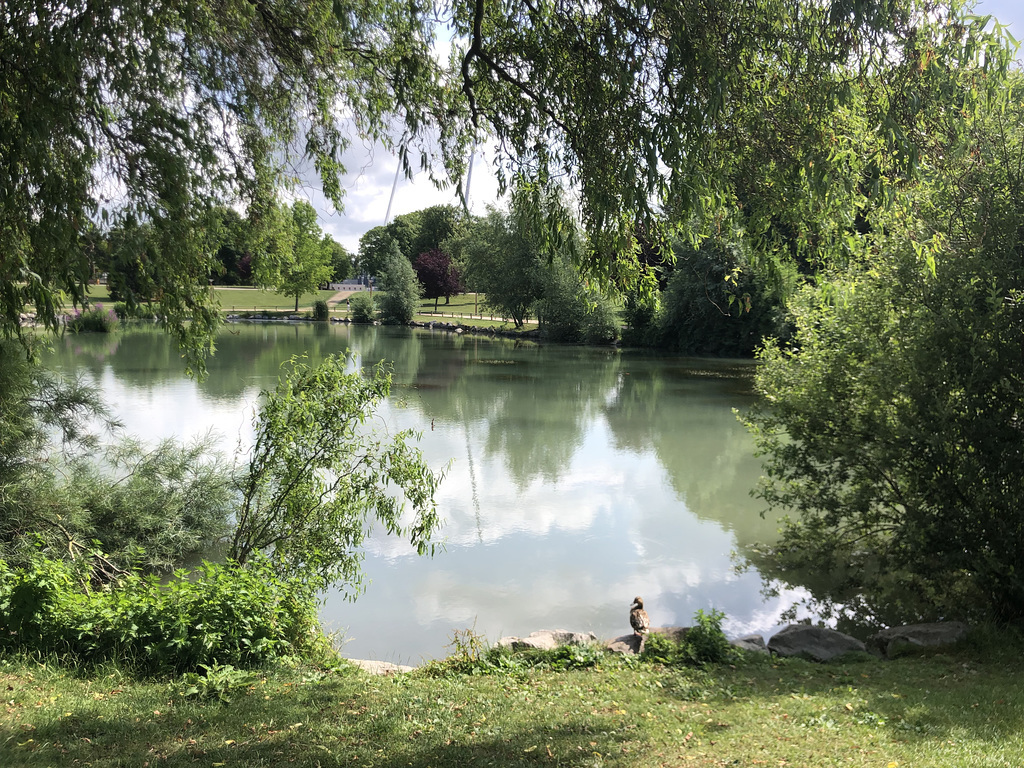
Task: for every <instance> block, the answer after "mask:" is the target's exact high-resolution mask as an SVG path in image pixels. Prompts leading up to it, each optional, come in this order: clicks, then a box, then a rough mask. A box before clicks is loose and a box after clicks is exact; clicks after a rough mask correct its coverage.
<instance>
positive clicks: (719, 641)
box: [640, 610, 735, 665]
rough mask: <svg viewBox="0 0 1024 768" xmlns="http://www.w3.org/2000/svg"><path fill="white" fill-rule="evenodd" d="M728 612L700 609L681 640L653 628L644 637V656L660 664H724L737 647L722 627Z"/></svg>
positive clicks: (645, 658)
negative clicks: (732, 644) (652, 630)
mask: <svg viewBox="0 0 1024 768" xmlns="http://www.w3.org/2000/svg"><path fill="white" fill-rule="evenodd" d="M724 618H725V614H724V613H722V612H721V611H717V610H712V611H711V612H710V613H705V612H704V611H703V610H698V611H697V613H695V614H694V616H693V620H694V626H692V627H690V628H689V629H687V631H686V634H685V635H684V636H683V638H682V639H681V640H680V641H678V642H677V641H676V640H674V639H673V638H672V637H670V636H668V635H664V634H660V633H657V632H652V633H651V634H649V635H648V636H647V637H646V639H645V640H644V650H643V652H642V653H641V654H640V658H641V659H643V660H644V661H652V662H656V663H659V664H667V665H678V664H696V665H705V664H724V663H725V662H727V661H729V659H731V658H733V656H734V655H735V651H734V649H733V647H732V646H731V645H730V644H729V640H728V638H726V636H725V633H724V632H723V631H722V619H724Z"/></svg>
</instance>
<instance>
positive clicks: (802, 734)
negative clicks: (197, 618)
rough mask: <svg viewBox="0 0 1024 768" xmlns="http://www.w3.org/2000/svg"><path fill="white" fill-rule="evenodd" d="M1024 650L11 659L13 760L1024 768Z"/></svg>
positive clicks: (8, 692) (7, 721)
mask: <svg viewBox="0 0 1024 768" xmlns="http://www.w3.org/2000/svg"><path fill="white" fill-rule="evenodd" d="M1020 651H1021V646H1020V645H1019V644H1018V645H1017V646H1016V647H1015V648H1012V649H1010V650H1007V651H995V650H992V649H991V647H990V648H988V649H980V648H978V647H977V646H967V647H964V648H960V649H957V650H955V651H951V652H944V653H930V654H923V655H916V656H905V657H903V658H901V659H899V660H896V661H889V662H886V661H879V660H875V659H873V658H870V657H866V656H865V657H859V658H855V659H847V660H846V661H841V662H835V663H831V664H824V665H823V664H814V663H810V662H805V661H800V660H772V659H769V658H768V657H766V656H758V657H748V658H746V659H745V660H742V661H739V662H737V663H736V664H734V665H732V666H723V667H718V668H712V669H709V670H702V669H698V668H667V667H660V666H656V665H649V664H641V663H637V662H623V661H620V660H613V659H609V660H607V661H603V662H601V663H600V664H599V665H598V666H597V667H591V668H586V669H578V670H562V671H554V670H551V669H526V668H516V667H515V666H514V665H513V668H512V669H511V670H510V671H506V672H500V673H495V674H490V675H464V674H455V673H442V672H441V671H440V668H439V667H436V666H435V667H434V668H433V669H431V668H426V669H421V670H417V671H416V672H414V673H411V674H408V675H401V676H398V677H389V678H377V677H370V676H368V675H366V674H365V673H363V672H361V671H358V670H356V669H354V668H348V667H342V668H341V669H340V670H338V671H331V672H323V671H318V670H316V669H313V668H310V667H305V666H297V667H294V668H276V669H274V670H271V671H264V672H258V673H252V675H251V677H249V679H235V680H234V685H230V683H232V679H231V677H230V675H228V676H224V677H223V678H220V679H219V681H218V679H217V678H214V679H213V680H212V682H209V683H206V684H204V687H203V690H196V686H195V685H194V684H190V683H189V681H186V680H156V681H141V682H140V681H137V680H133V679H130V678H128V677H126V676H125V675H124V674H123V673H122V672H120V671H118V670H117V669H116V668H106V669H101V670H98V671H95V672H93V673H90V674H76V673H74V672H69V671H67V670H64V669H61V668H60V667H59V666H54V665H53V664H45V665H43V664H39V663H33V662H30V661H26V660H24V659H6V660H0V689H2V690H3V691H4V693H3V700H4V706H3V708H2V709H0V765H3V766H5V767H10V768H14V767H21V766H24V767H25V768H36V766H39V767H40V768H41V767H42V766H58V765H59V766H64V765H92V766H146V767H148V766H158V765H161V766H162V765H167V766H179V765H203V766H243V765H244V766H342V765H345V766H389V767H390V766H394V767H396V768H397V767H398V766H415V767H417V768H427V766H435V767H437V768H441V767H443V766H452V767H454V766H460V767H463V768H464V767H465V766H623V767H625V766H630V767H634V766H726V765H742V766H758V765H764V766H825V765H828V766H833V765H834V766H872V767H873V768H874V767H876V766H881V767H882V768H894V767H895V766H1019V765H1021V762H1022V757H1021V756H1022V755H1024V686H1022V685H1021V682H1022V681H1024V661H1021V658H1020V657H1021V654H1020ZM193 683H194V681H193ZM218 692H220V693H222V694H223V695H224V697H225V698H229V699H230V701H222V700H221V699H220V698H218V696H217V694H218ZM202 693H205V694H206V697H205V698H201V697H200V694H202Z"/></svg>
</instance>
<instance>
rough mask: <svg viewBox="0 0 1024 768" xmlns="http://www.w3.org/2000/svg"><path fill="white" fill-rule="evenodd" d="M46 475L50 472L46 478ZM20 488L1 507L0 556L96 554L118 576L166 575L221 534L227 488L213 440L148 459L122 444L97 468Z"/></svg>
mask: <svg viewBox="0 0 1024 768" xmlns="http://www.w3.org/2000/svg"><path fill="white" fill-rule="evenodd" d="M52 468H53V467H51V469H52ZM57 468H58V469H59V470H60V471H59V472H47V471H43V470H42V469H41V470H39V471H37V472H34V473H32V474H31V475H29V476H27V477H24V478H22V480H21V482H19V483H18V484H16V485H12V486H11V487H9V488H8V490H7V497H6V498H5V499H3V500H2V502H0V511H2V512H3V515H2V521H0V556H3V557H7V558H9V559H12V560H18V561H20V560H21V559H23V558H24V557H25V551H26V549H33V548H35V547H36V546H42V547H43V549H44V551H45V552H46V553H47V555H48V556H50V557H54V558H60V557H70V558H76V557H78V556H79V555H81V554H82V553H84V552H87V551H89V550H91V549H93V548H95V547H98V548H99V549H101V550H102V551H103V552H104V553H105V555H106V557H107V563H108V565H107V574H106V575H107V577H110V576H113V575H114V572H116V570H117V569H126V568H142V569H147V570H150V569H163V570H170V569H171V568H173V567H175V566H176V565H178V564H180V563H181V562H182V561H183V560H184V559H185V558H186V557H188V556H190V555H194V554H196V553H199V552H202V551H203V550H205V549H206V548H208V547H209V546H211V545H212V544H213V543H214V542H215V541H217V540H218V539H219V538H221V537H222V536H223V535H224V534H226V533H227V528H228V525H227V523H228V517H229V514H230V513H231V510H232V507H233V505H234V503H235V500H236V495H235V490H234V479H233V477H232V476H231V474H230V472H229V471H228V470H227V469H226V468H225V467H224V466H223V463H222V461H221V458H220V457H219V456H218V455H217V454H216V453H214V452H213V450H212V449H211V443H210V440H209V439H207V440H197V441H194V442H192V443H188V444H179V443H177V442H175V441H172V440H165V441H162V442H161V443H159V444H158V445H157V446H156V447H154V448H152V449H146V448H145V447H144V446H142V445H141V444H140V443H139V442H138V441H136V440H131V439H127V438H122V439H121V440H120V441H118V442H117V443H116V444H115V445H114V446H113V447H111V448H109V449H107V450H106V451H104V452H103V453H102V454H99V455H98V456H97V457H96V458H92V457H91V456H90V455H89V454H83V455H80V456H77V457H74V458H72V459H70V460H69V461H68V463H67V464H65V465H64V466H60V467H57Z"/></svg>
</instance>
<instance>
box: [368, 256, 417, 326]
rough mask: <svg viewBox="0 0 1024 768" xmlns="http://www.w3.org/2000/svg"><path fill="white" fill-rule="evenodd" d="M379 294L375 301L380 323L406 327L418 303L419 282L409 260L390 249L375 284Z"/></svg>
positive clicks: (414, 313) (413, 315)
mask: <svg viewBox="0 0 1024 768" xmlns="http://www.w3.org/2000/svg"><path fill="white" fill-rule="evenodd" d="M377 284H378V286H379V287H380V290H381V294H382V295H380V296H379V297H378V299H377V306H378V307H379V310H380V319H381V322H383V323H386V324H389V325H408V324H409V323H410V322H412V319H413V317H415V315H416V309H417V307H419V302H420V294H421V288H420V282H419V280H417V279H416V271H415V270H414V269H413V268H412V264H410V263H409V260H408V259H407V258H405V257H404V256H402V255H401V254H400V253H398V249H397V248H392V251H391V255H390V256H389V257H388V260H387V261H386V262H385V263H384V268H383V270H382V271H381V273H380V279H379V280H378V282H377Z"/></svg>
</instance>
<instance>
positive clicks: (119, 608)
mask: <svg viewBox="0 0 1024 768" xmlns="http://www.w3.org/2000/svg"><path fill="white" fill-rule="evenodd" d="M88 564H89V560H88V559H87V558H81V559H79V561H77V562H74V563H69V562H65V561H60V560H51V559H47V558H44V557H42V556H37V557H35V558H33V559H32V560H31V562H29V563H28V564H27V565H26V566H25V567H23V568H16V569H11V568H9V567H7V565H6V564H4V563H3V561H0V648H3V649H8V650H22V651H25V650H31V651H34V652H43V653H61V654H70V655H72V656H73V657H75V658H76V659H77V660H79V661H80V662H82V663H89V664H92V663H99V662H103V661H108V660H114V659H116V660H118V661H120V662H122V663H125V664H127V665H128V666H131V667H134V668H136V669H138V670H139V671H142V672H147V673H155V674H165V673H181V672H186V671H195V670H197V669H200V668H201V667H203V666H204V665H205V666H208V667H209V666H211V665H217V664H231V665H235V666H243V667H244V666H252V665H256V664H260V663H263V662H266V661H269V660H271V659H273V658H276V657H279V656H284V655H295V654H301V653H303V652H304V651H307V650H309V649H310V648H312V647H313V646H314V645H315V642H316V638H317V637H318V633H317V629H318V625H317V612H316V602H315V599H314V596H313V594H312V593H311V592H310V591H309V589H308V587H307V586H306V585H304V584H303V583H302V582H300V581H299V580H285V579H282V578H281V577H280V576H278V575H277V573H276V572H275V569H274V568H273V567H272V566H271V564H270V563H269V561H268V560H266V559H265V558H254V559H253V560H252V561H251V562H250V564H249V565H248V566H247V567H245V568H241V567H239V566H237V565H235V564H233V563H226V564H217V565H214V564H211V563H203V564H202V565H201V566H200V567H199V568H198V569H197V570H196V571H194V572H193V573H186V572H185V571H177V572H176V573H175V574H174V578H172V579H171V580H170V581H168V582H167V583H166V584H162V583H161V582H160V581H159V580H158V579H156V578H155V577H147V576H139V575H137V574H129V575H127V576H125V577H124V578H122V579H121V580H119V581H118V582H117V583H116V584H114V585H112V586H109V587H107V588H104V589H96V590H92V589H89V588H88V586H87V585H88V573H87V570H88Z"/></svg>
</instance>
